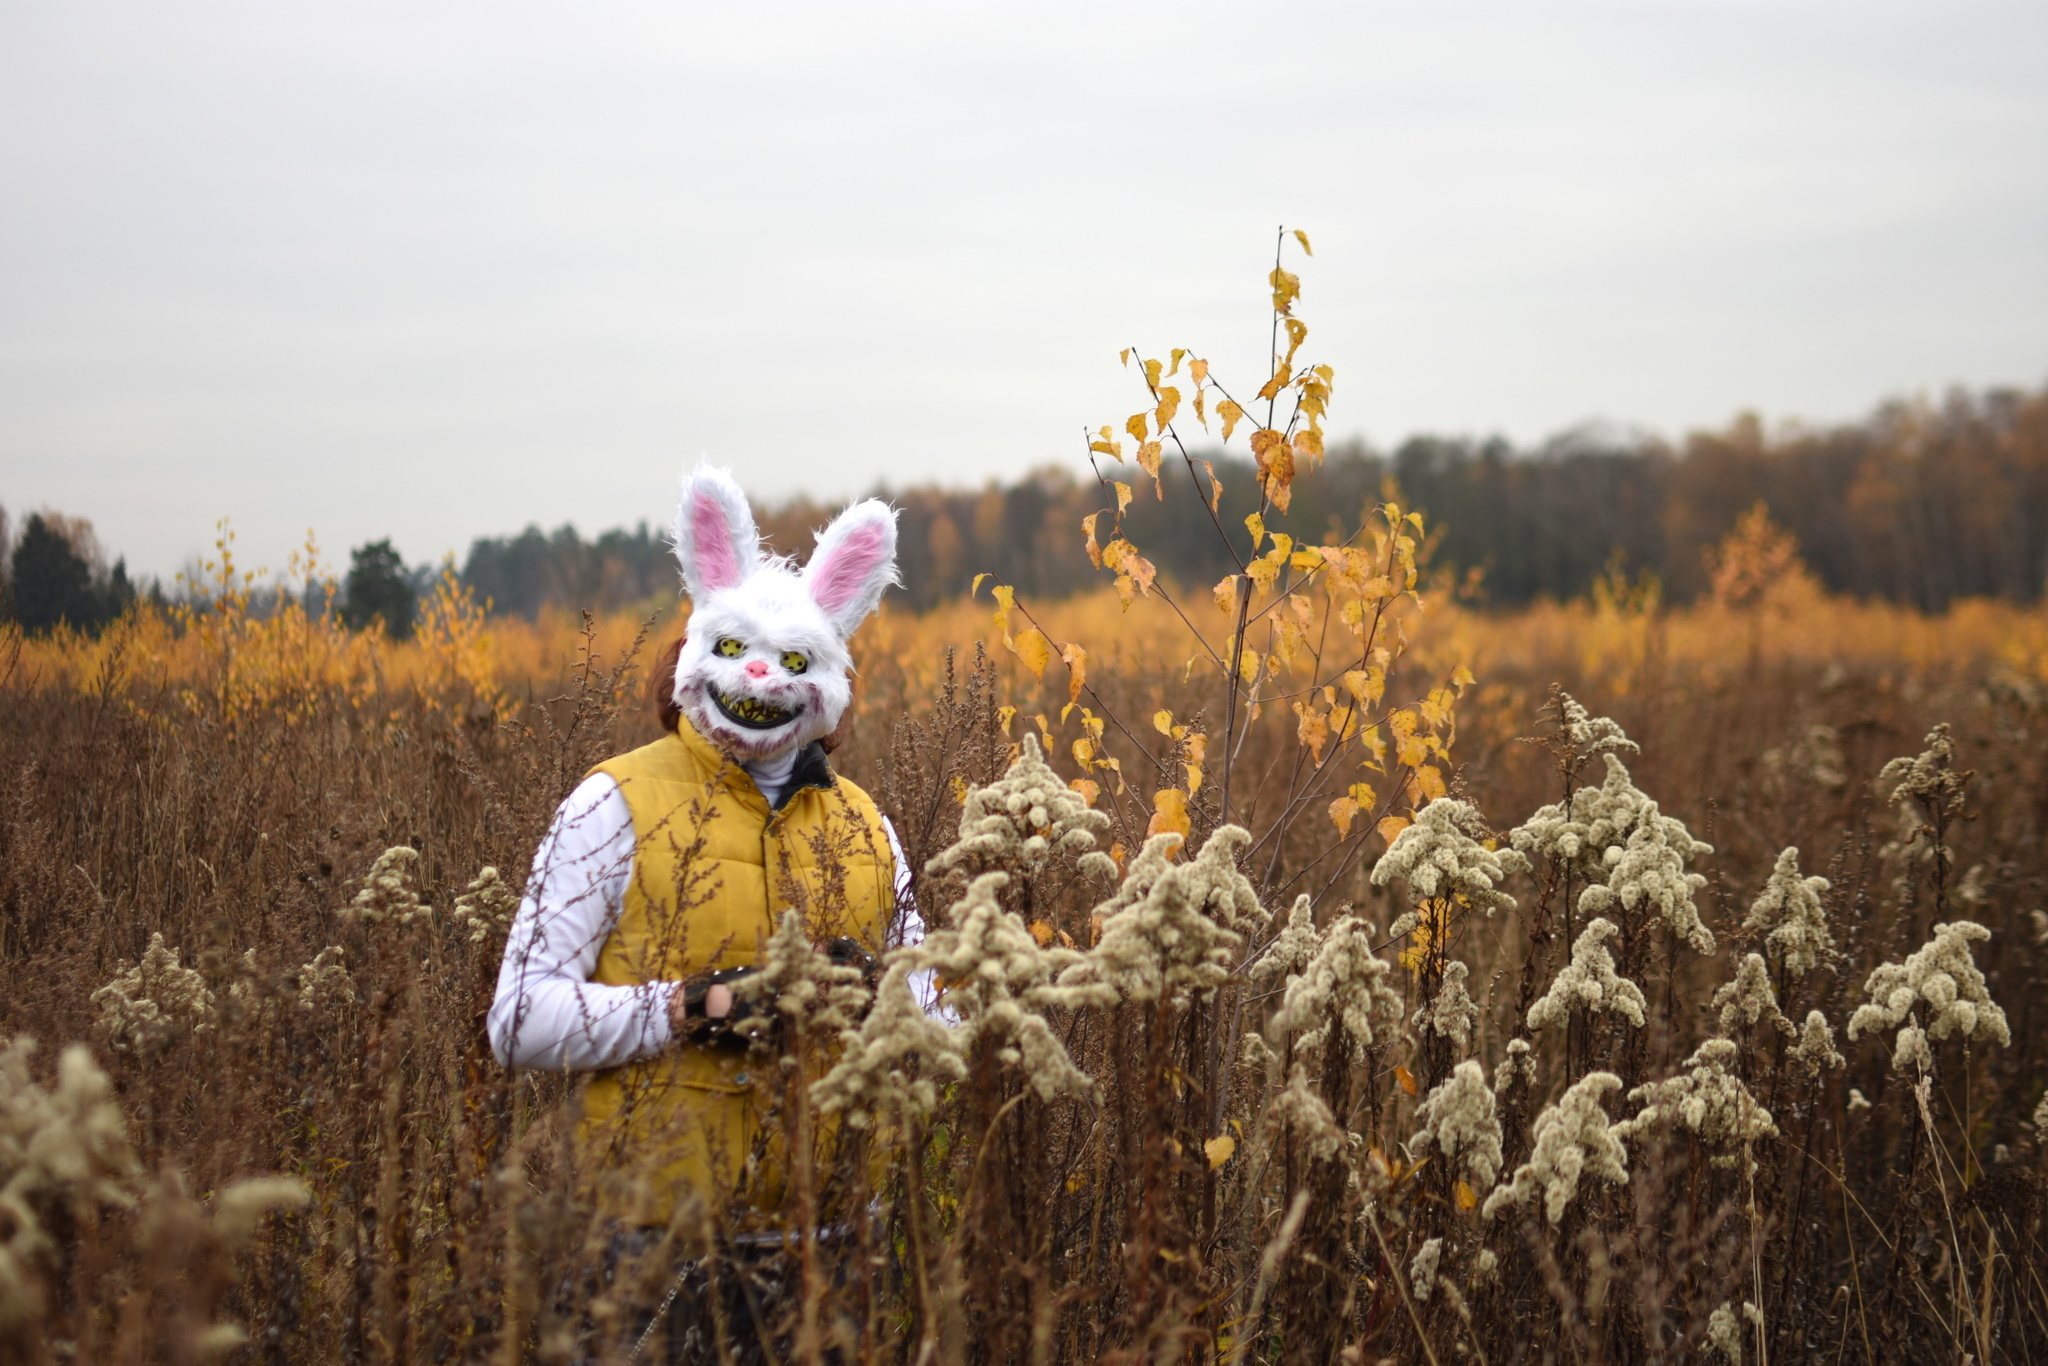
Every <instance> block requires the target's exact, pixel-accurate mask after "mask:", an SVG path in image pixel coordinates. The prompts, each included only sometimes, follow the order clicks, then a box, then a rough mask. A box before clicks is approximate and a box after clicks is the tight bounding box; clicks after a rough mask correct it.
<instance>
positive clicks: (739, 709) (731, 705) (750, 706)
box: [710, 688, 803, 730]
mask: <svg viewBox="0 0 2048 1366" xmlns="http://www.w3.org/2000/svg"><path fill="white" fill-rule="evenodd" d="M710 692H711V700H712V701H713V702H714V703H716V704H717V706H718V709H719V710H720V711H721V712H723V713H725V719H726V720H728V721H730V722H732V723H733V724H734V725H736V726H745V727H746V728H747V729H748V730H773V729H775V728H776V727H777V726H780V725H783V724H785V723H787V722H790V721H793V720H795V719H796V718H797V716H798V715H799V714H800V713H801V712H802V710H803V709H802V708H801V707H798V708H795V709H791V708H788V707H777V706H773V705H771V704H769V703H767V702H763V701H760V700H759V699H757V698H752V697H727V696H726V695H725V694H724V693H721V692H719V691H718V690H717V689H715V688H714V689H711V690H710Z"/></svg>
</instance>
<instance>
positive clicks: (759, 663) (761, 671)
mask: <svg viewBox="0 0 2048 1366" xmlns="http://www.w3.org/2000/svg"><path fill="white" fill-rule="evenodd" d="M767 676H768V665H767V663H766V662H765V661H763V660H759V659H750V660H748V661H747V677H749V678H766V677H767Z"/></svg>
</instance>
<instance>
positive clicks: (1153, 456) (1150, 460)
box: [1138, 441, 1166, 502]
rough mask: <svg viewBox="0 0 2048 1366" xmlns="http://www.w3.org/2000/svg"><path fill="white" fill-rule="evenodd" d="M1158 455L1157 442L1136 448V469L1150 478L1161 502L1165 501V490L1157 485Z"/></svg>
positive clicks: (1149, 442)
mask: <svg viewBox="0 0 2048 1366" xmlns="http://www.w3.org/2000/svg"><path fill="white" fill-rule="evenodd" d="M1159 454H1160V447H1159V443H1158V442H1157V441H1147V442H1146V443H1145V444H1144V445H1142V446H1140V447H1138V467H1139V468H1140V469H1142V470H1144V471H1145V473H1147V474H1149V475H1151V476H1152V487H1153V488H1154V489H1155V490H1157V491H1158V494H1159V498H1160V501H1161V502H1164V501H1165V500H1166V490H1165V489H1164V488H1162V487H1160V483H1159Z"/></svg>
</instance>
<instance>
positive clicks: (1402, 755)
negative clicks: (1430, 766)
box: [1394, 735, 1429, 768]
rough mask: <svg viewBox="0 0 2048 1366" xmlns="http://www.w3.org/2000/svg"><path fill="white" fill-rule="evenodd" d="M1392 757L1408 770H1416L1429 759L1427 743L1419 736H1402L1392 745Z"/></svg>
mask: <svg viewBox="0 0 2048 1366" xmlns="http://www.w3.org/2000/svg"><path fill="white" fill-rule="evenodd" d="M1394 757H1395V758H1396V759H1398V760H1400V761H1401V763H1403V764H1405V765H1406V766H1408V767H1409V768H1417V767H1419V766H1421V764H1422V763H1423V762H1424V761H1426V760H1427V759H1428V758H1429V741H1427V740H1425V739H1424V738H1423V737H1422V736H1420V735H1404V736H1402V737H1401V738H1400V739H1399V740H1397V741H1396V742H1395V743H1394Z"/></svg>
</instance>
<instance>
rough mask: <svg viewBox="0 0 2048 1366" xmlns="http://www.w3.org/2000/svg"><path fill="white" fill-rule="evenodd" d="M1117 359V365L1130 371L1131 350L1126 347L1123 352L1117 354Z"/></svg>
mask: <svg viewBox="0 0 2048 1366" xmlns="http://www.w3.org/2000/svg"><path fill="white" fill-rule="evenodd" d="M1116 358H1117V363H1118V364H1120V365H1122V366H1123V367H1124V368H1125V369H1127V370H1128V369H1129V368H1130V365H1131V348H1130V347H1128V346H1126V347H1125V348H1124V349H1123V350H1121V351H1119V352H1117V353H1116Z"/></svg>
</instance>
